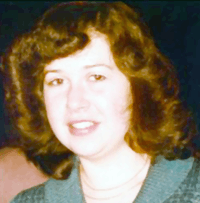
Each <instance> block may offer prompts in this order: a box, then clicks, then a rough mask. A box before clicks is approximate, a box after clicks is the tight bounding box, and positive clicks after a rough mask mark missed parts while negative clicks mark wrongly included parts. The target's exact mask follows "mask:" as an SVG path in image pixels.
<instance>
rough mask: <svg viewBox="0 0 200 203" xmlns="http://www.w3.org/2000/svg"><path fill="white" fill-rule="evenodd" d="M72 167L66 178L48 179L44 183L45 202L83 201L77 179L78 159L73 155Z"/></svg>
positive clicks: (69, 202)
mask: <svg viewBox="0 0 200 203" xmlns="http://www.w3.org/2000/svg"><path fill="white" fill-rule="evenodd" d="M74 163H75V164H74V167H73V169H72V172H71V174H70V176H69V178H68V179H67V180H55V179H50V180H49V181H47V182H46V185H45V203H84V197H83V194H82V190H81V185H80V181H79V168H78V165H79V160H78V157H76V156H75V157H74Z"/></svg>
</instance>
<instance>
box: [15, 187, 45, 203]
mask: <svg viewBox="0 0 200 203" xmlns="http://www.w3.org/2000/svg"><path fill="white" fill-rule="evenodd" d="M44 188H45V185H44V184H41V185H38V186H35V187H33V188H30V189H27V190H25V191H22V192H20V193H19V194H18V195H17V196H16V197H15V198H14V199H13V200H12V201H11V203H42V202H44Z"/></svg>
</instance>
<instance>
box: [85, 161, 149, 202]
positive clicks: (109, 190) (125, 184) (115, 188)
mask: <svg viewBox="0 0 200 203" xmlns="http://www.w3.org/2000/svg"><path fill="white" fill-rule="evenodd" d="M146 164H147V162H145V164H144V165H143V167H142V168H141V169H140V170H139V171H138V172H137V173H136V174H135V175H134V176H133V177H132V178H131V179H130V180H128V181H127V182H125V183H123V184H121V185H119V186H116V187H114V188H108V189H96V188H93V187H92V186H91V185H90V184H89V183H88V182H87V181H86V180H85V179H84V177H82V180H83V182H84V183H85V185H86V186H87V187H88V188H89V189H90V190H93V191H94V192H95V191H96V192H101V193H104V192H110V193H112V192H114V191H115V190H117V189H120V188H121V189H123V187H125V186H127V185H128V183H130V182H131V181H132V180H134V178H135V177H136V176H138V174H139V173H141V172H142V170H143V169H144V168H145V165H146ZM142 182H143V181H139V182H137V183H136V184H134V185H131V186H129V188H128V189H127V188H126V189H125V190H124V191H123V192H120V193H119V194H117V195H114V196H113V195H111V196H110V197H106V198H105V197H104V198H102V197H100V198H97V197H94V196H91V195H88V194H86V193H85V192H84V195H85V196H86V197H88V198H90V199H96V200H100V199H101V200H106V199H111V198H114V197H118V196H120V195H123V194H124V193H126V192H128V191H129V190H131V189H133V188H135V187H137V186H138V185H139V184H140V183H142Z"/></svg>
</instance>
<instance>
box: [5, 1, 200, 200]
mask: <svg viewBox="0 0 200 203" xmlns="http://www.w3.org/2000/svg"><path fill="white" fill-rule="evenodd" d="M4 67H5V80H4V85H5V91H6V103H7V108H8V110H9V112H10V115H12V119H13V123H14V124H15V126H16V128H17V129H18V130H19V132H20V133H21V148H22V149H23V150H24V151H25V152H26V154H27V156H28V157H29V159H30V160H32V161H33V162H34V163H35V164H36V165H38V166H40V167H41V169H42V170H44V171H45V172H46V173H47V174H48V175H50V176H51V177H52V178H51V179H50V180H49V181H47V182H46V183H44V184H42V185H39V186H37V187H35V188H32V189H30V190H27V191H25V192H22V193H21V194H19V195H18V196H17V197H16V198H15V199H14V200H13V201H12V202H56V203H57V202H76V203H78V202H87V203H96V202H109V203H111V202H115V203H116V202H127V203H129V202H133V201H134V202H136V203H140V202H151V203H153V202H155V203H158V202H165V203H169V202H175V201H177V202H179V201H182V202H184V200H185V201H186V202H188V201H191V202H197V201H198V200H199V199H200V183H199V181H198V180H199V179H198V178H199V172H198V167H199V161H198V159H195V158H194V157H196V158H198V156H199V153H198V151H199V149H198V145H197V143H196V141H198V135H197V132H196V127H195V124H194V122H193V119H192V117H191V115H190V113H189V112H188V111H187V110H186V109H185V108H184V107H183V105H182V103H181V101H180V100H179V98H178V81H177V79H176V76H175V73H174V69H173V67H172V65H171V64H170V62H169V61H168V60H167V59H166V58H165V57H164V56H163V55H162V54H161V53H160V52H159V51H158V49H157V48H156V46H155V44H154V42H153V40H152V38H151V36H150V35H149V34H148V29H147V27H146V26H145V25H144V24H143V22H142V21H141V19H140V17H139V15H138V14H137V13H136V12H135V11H134V10H133V9H131V8H129V7H128V6H127V5H125V4H124V3H119V2H117V3H102V2H100V3H95V2H72V3H62V4H59V5H57V6H55V7H53V8H51V9H50V10H48V11H47V12H46V13H45V14H44V15H43V16H42V17H41V18H40V20H39V21H38V23H37V24H36V25H35V27H34V28H33V29H32V31H30V32H29V33H26V34H24V35H23V36H21V37H18V38H17V39H16V40H15V42H14V43H13V45H12V46H11V47H10V49H8V51H7V53H6V55H5V57H4ZM181 159H184V160H181ZM37 160H42V162H40V163H43V164H39V163H38V161H37ZM170 160H171V161H170Z"/></svg>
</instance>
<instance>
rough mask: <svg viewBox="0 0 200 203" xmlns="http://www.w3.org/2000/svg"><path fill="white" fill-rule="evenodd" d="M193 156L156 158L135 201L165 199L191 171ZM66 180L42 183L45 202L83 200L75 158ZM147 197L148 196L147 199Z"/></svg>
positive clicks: (142, 202)
mask: <svg viewBox="0 0 200 203" xmlns="http://www.w3.org/2000/svg"><path fill="white" fill-rule="evenodd" d="M193 162H194V159H193V158H189V159H187V160H174V161H168V160H166V159H164V158H163V157H160V156H159V157H158V158H157V159H156V162H155V164H154V165H152V166H151V167H150V169H149V172H148V175H147V178H146V180H145V182H144V184H143V186H142V188H141V190H140V192H139V194H138V196H137V197H136V199H135V201H134V202H135V203H144V202H146V203H148V202H149V203H158V202H164V200H166V199H167V198H169V197H170V196H171V195H172V194H173V193H174V191H175V190H176V189H177V188H178V187H179V185H180V184H181V183H182V182H183V180H184V179H185V178H186V176H187V175H188V172H189V171H190V170H191V168H192V165H193ZM74 163H75V164H74V167H73V169H72V172H71V174H70V176H69V178H68V179H67V180H55V179H50V180H49V181H47V182H46V183H45V203H63V202H67V203H74V202H76V203H83V202H84V197H83V194H82V190H81V185H80V180H79V171H78V165H79V160H78V157H75V158H74ZM147 197H148V199H147Z"/></svg>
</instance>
